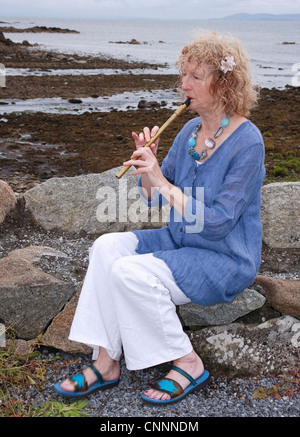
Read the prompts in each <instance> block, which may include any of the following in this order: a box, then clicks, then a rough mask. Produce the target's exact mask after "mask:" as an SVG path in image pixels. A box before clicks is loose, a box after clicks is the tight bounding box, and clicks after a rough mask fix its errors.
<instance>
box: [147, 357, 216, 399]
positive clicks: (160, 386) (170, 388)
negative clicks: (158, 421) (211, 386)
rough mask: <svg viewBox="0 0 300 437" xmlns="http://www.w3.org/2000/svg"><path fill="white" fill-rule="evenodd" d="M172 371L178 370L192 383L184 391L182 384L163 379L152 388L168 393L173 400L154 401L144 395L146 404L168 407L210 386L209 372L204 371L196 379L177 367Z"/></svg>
mask: <svg viewBox="0 0 300 437" xmlns="http://www.w3.org/2000/svg"><path fill="white" fill-rule="evenodd" d="M171 369H172V370H176V371H177V372H178V373H181V375H183V376H185V377H186V378H187V379H188V380H189V381H190V382H191V383H190V385H188V386H187V388H186V389H184V390H183V388H182V387H181V385H180V384H178V382H176V381H174V380H173V379H170V378H163V379H161V380H160V381H158V382H157V383H156V384H155V385H153V386H152V387H151V388H152V389H154V390H158V391H161V392H164V393H167V394H168V395H170V396H171V399H167V400H162V399H152V398H150V397H148V396H146V395H145V394H144V393H143V394H142V400H143V401H144V402H147V403H148V404H156V405H166V404H171V403H175V402H178V401H181V399H183V398H184V397H185V396H186V395H188V394H189V393H191V392H192V391H195V390H199V389H200V388H202V387H204V386H205V385H206V384H208V382H209V380H210V376H209V373H208V371H207V370H204V372H203V373H202V375H200V376H199V378H197V379H194V378H192V377H191V375H189V374H188V373H187V372H185V371H184V370H182V369H180V368H179V367H177V366H172V367H171Z"/></svg>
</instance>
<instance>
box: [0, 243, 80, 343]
mask: <svg viewBox="0 0 300 437" xmlns="http://www.w3.org/2000/svg"><path fill="white" fill-rule="evenodd" d="M43 256H47V257H50V258H51V257H56V258H57V257H59V258H64V257H66V256H67V255H65V254H64V253H62V252H60V251H57V250H55V249H52V248H50V247H43V246H36V247H28V248H24V249H17V250H14V251H12V252H10V253H9V255H8V256H6V257H3V258H1V259H0V320H2V322H3V323H4V325H5V327H6V328H12V329H13V330H14V331H15V333H16V335H17V337H19V338H21V339H24V340H29V339H33V338H35V337H36V336H37V335H38V334H40V333H41V332H43V331H44V330H45V329H46V327H47V326H48V324H49V323H50V322H51V320H52V319H53V318H54V317H55V316H56V315H57V314H58V313H59V312H60V311H61V310H62V308H63V307H64V305H65V304H66V303H67V302H68V300H69V299H70V298H71V297H72V295H73V294H74V293H75V290H74V285H73V283H71V282H70V283H68V282H64V281H62V280H60V279H57V278H55V277H54V276H52V275H50V274H48V273H45V272H43V271H42V270H40V269H38V268H36V267H35V266H34V263H35V262H37V260H38V259H40V258H42V257H43Z"/></svg>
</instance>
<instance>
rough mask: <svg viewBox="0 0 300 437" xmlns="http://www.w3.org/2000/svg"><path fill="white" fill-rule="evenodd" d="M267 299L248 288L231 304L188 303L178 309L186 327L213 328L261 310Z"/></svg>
mask: <svg viewBox="0 0 300 437" xmlns="http://www.w3.org/2000/svg"><path fill="white" fill-rule="evenodd" d="M265 301H266V298H265V297H264V296H263V295H262V294H261V293H259V292H258V291H256V290H254V289H252V288H246V289H245V290H244V291H243V292H242V293H239V294H238V295H237V296H236V298H235V299H234V300H233V301H232V302H230V303H218V304H215V305H211V306H203V305H197V304H194V303H188V304H185V305H181V306H180V307H178V313H179V316H180V318H181V320H182V323H183V325H184V326H198V327H199V326H213V325H225V324H228V323H232V322H234V321H235V320H237V319H238V318H240V317H242V316H244V315H246V314H248V313H250V312H251V311H254V310H256V309H258V308H261V307H262V306H263V305H264V303H265Z"/></svg>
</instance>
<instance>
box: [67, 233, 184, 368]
mask: <svg viewBox="0 0 300 437" xmlns="http://www.w3.org/2000/svg"><path fill="white" fill-rule="evenodd" d="M137 244H138V239H137V237H136V235H135V234H134V233H132V232H124V233H122V232H120V233H111V234H105V235H103V236H101V237H99V238H98V239H97V240H96V241H95V243H94V244H93V246H92V248H91V251H90V259H89V266H88V270H87V273H86V277H85V280H84V284H83V287H82V290H81V294H80V297H79V301H78V305H77V309H76V313H75V316H74V320H73V323H72V326H71V331H70V335H69V339H70V340H75V341H77V342H80V343H84V344H88V345H89V346H91V347H93V349H94V353H93V357H92V358H93V359H96V358H97V356H98V353H99V346H101V347H103V348H105V349H106V350H107V352H108V354H109V355H110V357H111V358H112V359H114V360H119V359H120V356H121V353H122V348H123V352H124V357H125V361H126V366H127V368H128V369H129V370H138V369H144V368H147V367H151V366H155V365H157V364H160V363H164V362H167V361H173V360H175V359H177V358H180V357H182V356H184V355H187V354H189V353H190V352H191V351H192V349H193V347H192V345H191V342H190V340H189V338H188V336H187V335H186V334H185V332H184V331H183V329H182V325H181V322H180V320H179V318H178V316H177V313H176V306H175V305H179V304H184V303H187V302H190V300H189V299H188V298H187V297H186V296H185V294H184V293H183V292H182V291H181V290H180V289H179V288H178V286H177V285H176V283H175V281H174V279H173V275H172V273H171V271H170V270H169V268H168V266H167V265H166V264H165V263H164V261H162V260H160V259H158V258H155V257H154V256H153V255H152V254H145V255H138V254H136V252H135V249H136V247H137Z"/></svg>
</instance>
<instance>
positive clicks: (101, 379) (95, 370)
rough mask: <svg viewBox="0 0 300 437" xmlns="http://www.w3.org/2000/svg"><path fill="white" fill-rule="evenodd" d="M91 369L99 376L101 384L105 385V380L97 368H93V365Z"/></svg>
mask: <svg viewBox="0 0 300 437" xmlns="http://www.w3.org/2000/svg"><path fill="white" fill-rule="evenodd" d="M89 367H90V369H92V371H93V372H94V373H95V375H96V376H97V378H98V381H99V382H100V384H103V382H104V381H103V378H102V376H101V374H100V372H99V371H98V370H97V369H96V367H95V366H93V364H91V365H90V366H89Z"/></svg>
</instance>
